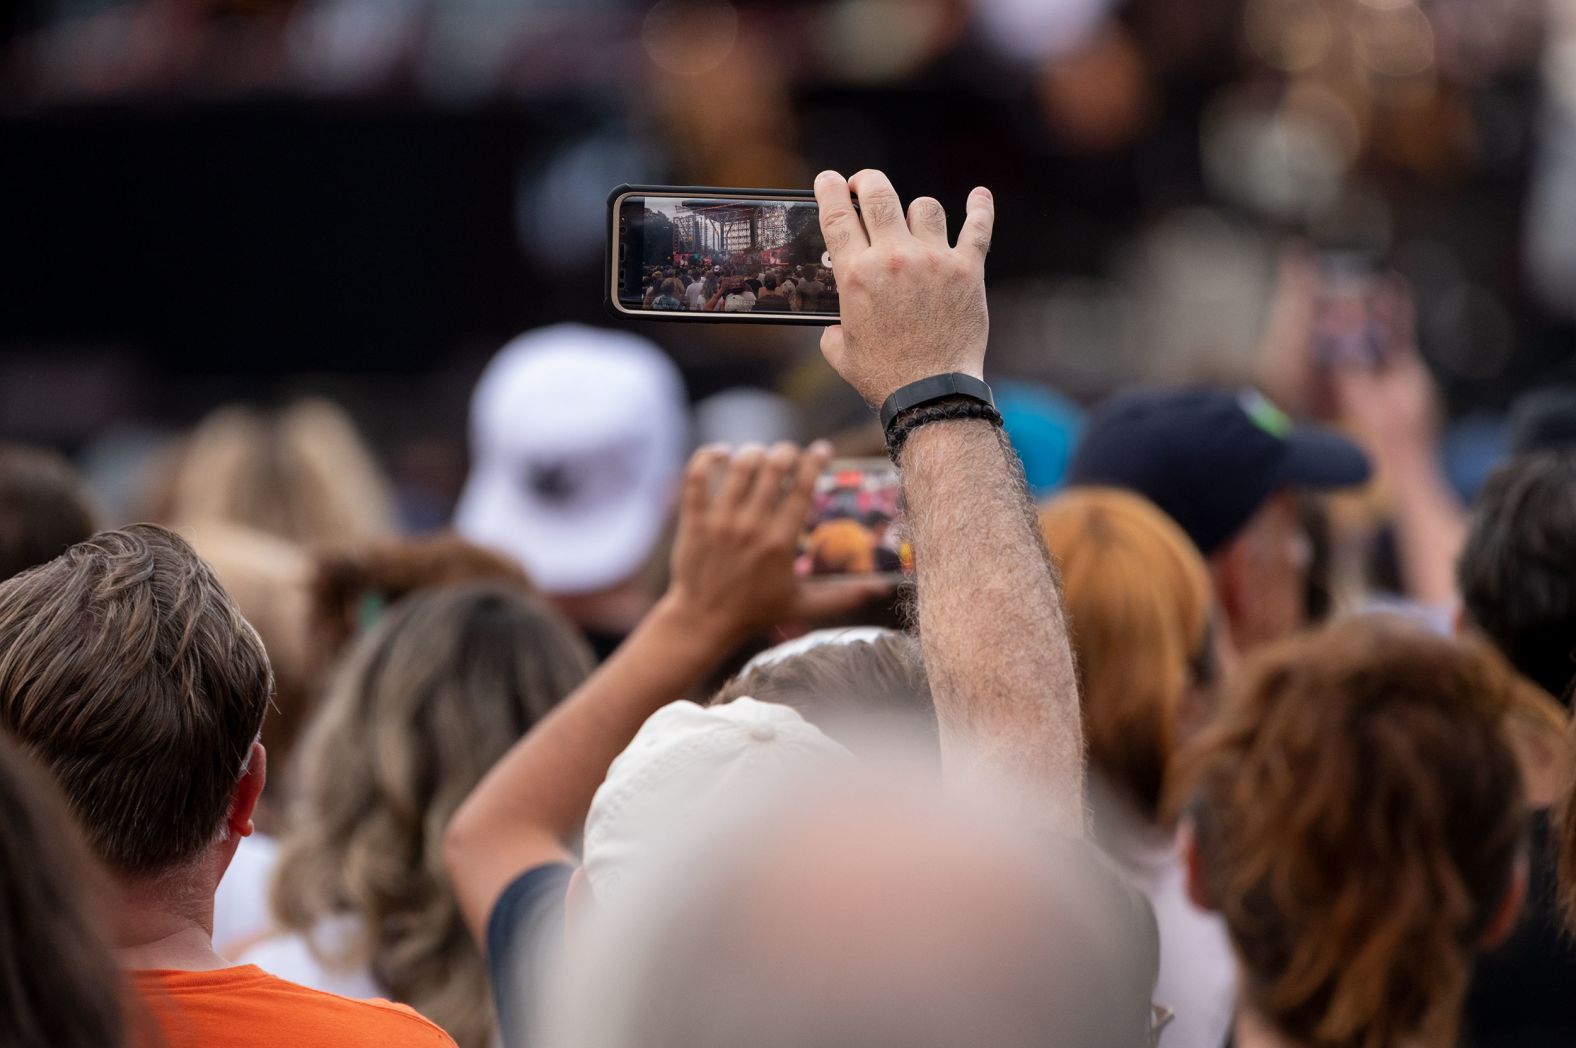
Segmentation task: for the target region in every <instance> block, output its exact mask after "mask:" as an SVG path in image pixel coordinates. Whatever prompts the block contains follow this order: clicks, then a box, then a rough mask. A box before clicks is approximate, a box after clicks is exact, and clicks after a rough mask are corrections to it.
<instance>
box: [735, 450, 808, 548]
mask: <svg viewBox="0 0 1576 1048" xmlns="http://www.w3.org/2000/svg"><path fill="white" fill-rule="evenodd" d="M798 461H799V449H798V448H797V447H795V446H794V445H792V444H790V443H788V442H787V441H782V442H780V443H777V444H773V445H772V447H771V450H770V451H768V452H767V453H766V457H765V458H764V459H763V460H762V461H761V467H760V469H758V470H756V471H755V479H754V481H753V482H752V483H751V485H750V492H749V496H748V498H747V500H746V504H745V506H744V512H745V513H746V514H747V515H748V517H749V519H750V520H751V521H752V522H754V525H755V526H757V527H765V526H767V525H768V524H769V523H770V522H771V521H772V520H773V519H774V514H775V512H776V510H777V505H778V503H779V502H781V501H782V498H783V484H784V482H785V481H786V480H787V479H788V475H789V474H790V473H791V472H792V471H793V468H794V466H795V464H796V463H797V462H798Z"/></svg>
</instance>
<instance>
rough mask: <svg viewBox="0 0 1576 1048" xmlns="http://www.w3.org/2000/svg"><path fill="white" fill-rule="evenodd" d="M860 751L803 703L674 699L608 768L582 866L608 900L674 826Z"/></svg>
mask: <svg viewBox="0 0 1576 1048" xmlns="http://www.w3.org/2000/svg"><path fill="white" fill-rule="evenodd" d="M853 763H854V757H853V755H852V754H851V753H849V752H848V750H846V749H844V748H843V747H842V746H841V745H839V744H838V743H836V742H833V741H832V739H830V738H829V737H827V736H826V735H825V734H824V733H823V732H822V731H821V730H820V729H819V728H817V727H815V725H813V724H811V723H810V722H808V721H806V720H805V719H804V718H803V717H801V716H800V715H799V712H798V711H797V710H794V709H790V708H789V707H787V706H779V705H777V704H776V703H771V702H760V701H757V700H756V699H752V698H739V699H734V700H733V701H732V702H730V703H727V704H726V705H722V706H709V707H703V706H697V705H696V704H695V703H693V702H674V703H670V704H669V705H667V706H664V707H662V708H661V709H660V710H658V711H657V712H656V713H653V714H652V715H651V716H650V717H649V718H648V719H647V720H646V723H645V724H644V725H642V726H641V728H640V731H639V732H638V733H637V734H636V735H635V738H634V740H633V741H631V742H630V744H629V746H628V747H626V748H625V750H624V752H623V753H621V754H619V755H618V758H617V759H616V760H614V761H613V764H612V766H611V767H609V768H608V772H607V778H606V780H604V781H603V783H602V785H601V786H600V787H599V788H598V789H597V791H596V797H595V798H594V799H593V800H592V802H591V811H590V814H589V815H588V816H587V817H586V832H585V847H584V863H583V866H584V869H585V874H586V877H587V879H588V880H589V881H590V882H591V889H592V891H593V892H594V893H595V895H596V897H597V899H598V900H599V901H601V902H609V901H612V900H613V899H614V897H615V896H616V895H617V894H618V892H619V891H620V889H621V888H622V887H623V885H624V882H625V881H626V879H627V878H628V876H629V874H630V871H631V869H632V868H633V867H635V866H636V865H637V864H638V863H639V862H640V860H641V857H642V855H649V854H650V851H651V849H652V847H653V845H656V844H659V843H662V842H663V838H664V837H665V836H667V835H668V834H669V833H671V832H683V831H688V830H691V829H693V828H694V827H695V826H696V825H697V823H699V822H703V821H704V820H706V819H707V818H708V814H711V815H715V816H717V817H721V813H723V812H725V811H731V810H735V809H736V808H737V806H738V805H739V804H740V803H741V798H743V797H748V796H751V795H756V794H759V795H767V794H769V793H770V792H771V791H772V790H773V789H774V788H776V787H779V786H783V785H786V784H788V783H790V782H801V781H803V780H804V777H805V776H806V775H809V774H813V773H814V772H816V771H817V770H819V769H832V768H838V769H843V768H848V767H850V766H852V765H853Z"/></svg>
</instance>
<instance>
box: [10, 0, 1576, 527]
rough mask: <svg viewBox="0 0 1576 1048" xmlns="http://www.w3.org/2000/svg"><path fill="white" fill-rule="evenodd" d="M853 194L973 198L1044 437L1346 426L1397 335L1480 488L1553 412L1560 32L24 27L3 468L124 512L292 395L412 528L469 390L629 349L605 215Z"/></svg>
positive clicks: (1363, 21)
mask: <svg viewBox="0 0 1576 1048" xmlns="http://www.w3.org/2000/svg"><path fill="white" fill-rule="evenodd" d="M868 166H873V167H880V168H882V169H884V170H886V171H887V172H888V173H889V174H891V176H892V178H893V181H894V182H895V183H896V185H897V187H898V189H899V192H900V193H902V194H903V195H904V196H905V197H908V196H912V195H918V194H921V193H924V194H931V195H934V196H936V197H938V198H940V199H941V200H942V201H943V202H944V203H946V204H948V206H949V207H950V208H952V209H953V210H954V212H955V213H954V215H953V222H954V228H955V226H956V222H957V219H958V218H959V217H960V214H958V212H961V208H962V202H963V200H964V197H965V195H966V194H967V192H968V190H969V189H970V188H971V187H972V186H974V185H977V184H985V185H988V186H990V187H991V188H992V190H993V191H994V192H995V195H996V198H997V200H998V210H999V220H998V226H997V235H996V242H995V247H994V250H993V253H992V255H991V260H990V265H989V287H990V294H991V301H992V314H993V331H992V349H991V362H992V366H993V368H994V372H995V373H994V375H993V376H992V377H993V379H995V380H996V381H998V382H1001V381H1002V380H1018V381H1019V382H1020V383H1022V384H1021V385H1019V386H1017V387H1016V390H1017V393H1018V395H1020V396H1021V397H1024V398H1027V399H1028V402H1029V404H1030V405H1031V406H1030V408H1028V409H1026V412H1025V413H1026V414H1027V416H1029V417H1030V418H1031V420H1033V419H1039V420H1041V421H1043V420H1044V419H1046V418H1047V417H1049V418H1051V419H1052V420H1053V421H1052V422H1051V423H1050V425H1052V427H1053V428H1055V426H1056V425H1058V423H1056V422H1055V421H1054V420H1055V419H1056V418H1057V417H1058V416H1057V413H1058V412H1060V411H1064V410H1065V411H1066V412H1069V413H1071V417H1076V412H1077V408H1078V406H1079V405H1087V404H1088V403H1090V402H1092V401H1094V400H1096V399H1098V398H1099V397H1101V396H1102V395H1103V394H1105V393H1107V392H1109V391H1111V390H1114V389H1116V388H1118V387H1121V386H1126V385H1131V384H1134V383H1137V382H1150V383H1180V382H1188V381H1201V380H1208V381H1217V382H1225V383H1231V384H1247V383H1255V384H1258V385H1260V386H1262V387H1263V388H1265V389H1266V391H1267V392H1268V393H1269V394H1270V395H1271V396H1272V397H1274V398H1275V399H1277V400H1278V401H1280V402H1281V403H1282V404H1283V405H1284V406H1286V407H1288V408H1289V409H1291V410H1293V411H1294V412H1295V413H1297V414H1300V415H1314V416H1325V417H1333V416H1337V415H1339V414H1340V411H1339V407H1340V406H1339V405H1331V404H1329V403H1326V402H1325V401H1326V400H1327V398H1323V397H1321V394H1320V391H1319V388H1318V386H1319V383H1318V381H1317V371H1318V366H1319V364H1320V361H1321V360H1322V359H1323V356H1321V355H1327V354H1351V353H1356V354H1357V355H1359V356H1361V355H1362V354H1365V353H1368V352H1370V348H1371V350H1372V352H1373V353H1375V354H1376V355H1380V356H1382V355H1383V353H1384V352H1387V350H1386V349H1385V345H1387V344H1389V343H1391V342H1395V341H1397V340H1400V341H1408V342H1410V341H1411V339H1412V335H1413V334H1414V333H1415V345H1416V347H1417V350H1418V352H1419V354H1420V356H1421V359H1422V361H1423V363H1424V364H1425V366H1426V368H1427V370H1428V372H1429V373H1431V375H1432V376H1433V380H1434V385H1435V387H1436V395H1437V402H1438V408H1439V409H1440V411H1439V414H1440V416H1441V417H1442V419H1443V420H1444V424H1443V425H1442V427H1441V429H1440V440H1441V442H1442V446H1443V447H1444V449H1445V453H1446V458H1447V465H1448V466H1449V474H1450V476H1451V478H1452V480H1453V481H1455V482H1456V486H1457V487H1458V488H1459V489H1460V491H1461V494H1463V495H1466V496H1470V494H1471V488H1472V486H1473V484H1474V483H1475V482H1476V479H1477V478H1479V477H1480V476H1481V474H1482V472H1483V470H1484V469H1485V468H1486V466H1487V464H1488V463H1489V462H1491V461H1492V460H1493V459H1494V458H1495V457H1496V456H1497V455H1498V453H1499V447H1500V445H1501V444H1502V442H1503V439H1504V437H1503V432H1504V419H1505V417H1506V415H1507V412H1509V411H1510V410H1511V408H1512V407H1513V405H1515V404H1516V403H1517V400H1518V398H1519V397H1521V396H1522V395H1523V394H1524V393H1525V392H1526V391H1528V390H1531V389H1534V388H1537V387H1544V386H1548V385H1551V384H1556V383H1562V382H1570V381H1572V380H1576V359H1573V358H1576V354H1573V351H1572V346H1573V341H1572V335H1573V334H1576V330H1573V325H1576V2H1573V0H1185V2H1183V0H1125V2H1124V0H819V2H812V0H757V2H749V3H729V2H725V0H704V2H702V0H662V2H660V3H650V2H646V3H636V2H630V0H441V2H440V0H11V2H10V3H9V4H6V5H0V437H5V438H12V439H23V440H29V441H36V442H42V443H47V444H51V445H54V446H56V447H58V448H60V449H61V450H63V451H66V452H67V453H69V454H71V455H73V456H74V457H75V458H76V459H77V461H78V462H79V464H81V465H83V466H84V468H85V469H87V470H88V472H89V474H90V476H91V477H92V479H93V480H94V483H95V487H96V489H97V490H98V491H99V492H100V494H101V497H103V498H104V499H105V500H106V501H107V502H108V503H109V504H108V505H107V506H106V509H107V511H108V515H109V516H110V517H111V518H114V517H122V518H124V517H129V516H139V515H142V507H141V506H139V505H138V500H139V499H145V498H146V497H147V496H146V495H145V494H140V493H139V492H142V491H143V490H144V488H145V485H144V484H143V482H142V480H141V479H140V477H141V472H142V471H143V470H144V469H145V468H146V466H147V464H148V463H150V462H156V461H157V460H158V456H159V455H160V453H161V449H163V448H165V447H167V446H168V442H169V441H170V440H171V438H172V437H173V436H175V435H176V434H178V433H180V432H182V431H183V430H184V429H185V428H186V427H189V426H190V425H191V424H193V423H194V422H196V421H197V420H198V419H200V418H201V417H203V416H204V415H206V414H207V413H208V412H209V411H211V410H212V409H214V408H215V407H217V406H219V405H221V404H224V403H228V402H233V401H237V400H240V401H246V402H250V403H253V404H258V405H264V406H266V405H272V404H280V403H285V402H288V401H290V400H292V399H293V398H295V397H298V396H301V395H304V394H323V395H326V396H328V397H331V398H332V399H334V400H336V401H338V402H339V403H340V404H342V405H343V406H344V407H345V408H346V409H348V411H349V412H350V414H351V416H352V417H353V418H354V420H355V422H356V423H357V425H358V426H359V428H360V429H361V431H362V432H363V434H364V435H365V436H366V437H367V438H368V440H369V442H370V444H371V447H372V448H373V449H374V450H375V452H376V454H377V456H378V458H379V459H380V460H381V464H382V465H383V466H384V467H385V468H386V469H387V470H389V471H390V473H391V475H392V477H393V480H394V487H395V492H396V499H397V505H398V512H399V514H400V516H401V518H402V523H403V524H404V525H405V526H406V527H409V528H413V529H420V528H426V527H432V526H436V525H438V524H441V523H442V522H444V521H446V520H447V519H448V517H449V514H450V511H451V508H452V506H453V503H454V500H455V498H456V497H457V495H458V492H459V489H460V486H461V484H462V483H463V481H464V475H465V469H466V433H465V417H466V404H467V398H468V396H469V393H470V390H471V387H472V386H473V384H474V383H475V380H476V378H477V376H478V375H479V374H480V372H481V369H482V367H483V366H484V364H485V363H486V361H487V359H488V357H489V356H490V355H491V354H492V353H493V352H494V351H496V350H497V349H498V348H499V347H500V346H502V345H503V344H504V343H505V342H506V341H507V340H509V339H510V338H511V337H513V336H514V335H516V334H518V333H520V332H521V331H523V330H526V329H528V328H531V327H533V326H536V325H540V324H545V323H550V322H555V321H561V320H580V321H588V322H593V323H601V324H609V325H612V324H615V323H622V322H615V321H613V320H611V319H610V318H608V317H607V316H606V314H605V313H604V311H603V306H602V298H603V286H604V283H605V278H604V276H603V266H604V261H603V259H604V248H605V244H604V240H605V235H604V221H605V218H604V216H605V209H606V199H607V194H608V191H609V190H610V189H611V188H612V187H613V186H614V185H616V184H619V183H621V182H648V183H668V182H671V183H676V184H691V185H718V186H730V185H731V186H759V187H772V186H799V187H802V186H807V185H808V184H809V182H810V180H811V179H812V178H813V176H814V174H815V172H817V171H818V170H820V169H822V168H826V167H833V168H837V169H839V170H842V171H843V172H844V173H845V174H846V173H851V172H853V171H854V170H857V169H859V168H861V167H868ZM1353 274H1356V275H1357V278H1358V279H1359V280H1360V281H1365V282H1367V283H1364V284H1360V285H1359V288H1360V290H1359V292H1358V293H1357V296H1356V297H1357V299H1358V300H1359V302H1358V306H1357V307H1356V315H1355V319H1351V318H1350V317H1348V320H1349V321H1350V322H1349V323H1347V327H1348V328H1354V329H1355V330H1356V335H1355V336H1353V332H1352V330H1344V331H1343V330H1342V329H1341V324H1342V323H1346V322H1345V321H1342V319H1341V317H1342V315H1343V314H1342V307H1341V296H1342V294H1343V292H1342V290H1341V289H1342V288H1343V287H1348V286H1350V281H1351V279H1352V278H1353ZM1343 282H1345V283H1343ZM1374 287H1383V288H1385V289H1387V291H1386V293H1385V294H1377V293H1374V292H1373V291H1372V288H1374ZM1391 292H1393V293H1394V294H1393V295H1392V294H1390V293H1391ZM1387 298H1396V299H1398V300H1399V301H1401V302H1403V305H1402V306H1400V307H1394V308H1392V307H1389V306H1385V305H1383V303H1382V302H1381V301H1380V300H1381V299H1387ZM1348 312H1350V311H1348ZM1403 314H1404V316H1403ZM1331 325H1334V327H1335V330H1331ZM625 326H630V325H627V324H626V325H625ZM635 327H637V329H638V330H640V332H641V333H642V334H644V335H647V336H648V337H650V338H652V339H654V340H656V341H658V342H660V343H661V344H662V345H663V347H664V348H665V349H666V350H668V351H669V353H670V354H671V355H672V356H673V357H674V359H675V360H676V361H677V363H678V365H679V367H680V369H681V370H682V372H683V375H684V378H685V380H686V383H687V386H688V389H689V394H690V396H691V398H692V399H694V400H697V401H699V400H701V399H703V398H706V397H708V396H710V395H712V394H715V393H718V392H720V391H723V390H727V389H732V388H735V387H739V386H755V387H764V388H767V389H772V390H775V391H777V392H780V393H783V394H785V395H786V397H787V398H788V401H789V402H790V405H791V406H792V410H793V412H794V413H795V418H794V419H793V421H792V422H791V423H789V424H785V427H784V428H789V429H793V428H797V429H798V430H799V431H800V432H801V434H803V435H807V436H808V435H815V434H816V433H821V432H835V431H838V430H840V429H842V428H844V427H847V426H852V425H854V424H856V423H857V422H859V421H860V420H862V419H863V418H864V415H863V414H862V412H863V410H864V409H863V407H862V406H861V405H859V404H858V403H857V402H852V403H851V402H850V400H851V398H850V397H849V396H848V395H847V394H845V393H843V392H841V391H840V390H839V389H838V387H837V384H836V383H835V382H833V381H832V376H831V374H830V372H829V371H828V370H827V369H826V368H825V366H824V365H823V364H822V363H821V362H820V360H819V356H818V354H817V351H816V340H817V332H816V330H815V329H796V328H790V329H783V330H780V331H763V330H762V329H761V328H760V327H740V328H730V327H727V326H721V325H717V326H712V325H675V324H662V325H635ZM1370 327H1373V328H1374V330H1379V331H1380V332H1381V334H1379V335H1377V336H1374V337H1373V338H1370V337H1369V335H1365V334H1364V332H1365V331H1368V329H1369V328H1370ZM1403 331H1404V334H1400V333H1399V332H1403ZM1354 339H1355V341H1354ZM1365 339H1366V340H1368V341H1374V342H1375V343H1376V345H1375V346H1374V347H1370V348H1365V346H1366V342H1365ZM1354 347H1355V348H1354ZM1008 387H1009V388H1013V387H1011V384H1010V383H1009V384H1008ZM1017 436H1019V434H1018V433H1015V437H1017ZM1033 473H1034V469H1033V467H1032V464H1031V474H1033ZM1045 477H1046V479H1045V482H1044V483H1043V484H1042V485H1041V486H1042V488H1043V487H1045V486H1048V485H1051V484H1054V480H1055V466H1054V464H1052V465H1051V466H1050V467H1047V472H1046V474H1045Z"/></svg>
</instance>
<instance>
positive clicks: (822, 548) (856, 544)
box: [796, 458, 914, 582]
mask: <svg viewBox="0 0 1576 1048" xmlns="http://www.w3.org/2000/svg"><path fill="white" fill-rule="evenodd" d="M796 567H797V570H798V572H799V574H800V575H801V576H803V577H805V578H808V579H812V580H820V581H826V580H834V579H849V578H864V579H870V580H879V581H884V582H898V581H902V579H903V578H904V577H905V576H907V575H909V574H912V573H913V570H914V547H913V544H912V542H911V541H910V540H909V537H908V525H907V522H906V521H905V519H904V514H903V485H902V480H901V478H900V477H899V475H898V471H897V468H896V467H895V466H893V465H892V463H891V462H889V461H887V460H886V459H884V458H877V459H843V460H839V461H836V462H832V463H830V464H829V465H828V466H827V467H826V469H825V470H824V471H823V472H822V473H821V475H820V476H819V477H818V478H816V482H815V489H814V493H813V494H812V496H811V499H810V520H809V522H808V523H807V524H806V525H805V529H804V532H803V534H802V535H801V536H800V539H799V558H798V561H797V562H796Z"/></svg>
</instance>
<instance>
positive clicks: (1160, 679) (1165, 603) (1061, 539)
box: [1040, 488, 1213, 819]
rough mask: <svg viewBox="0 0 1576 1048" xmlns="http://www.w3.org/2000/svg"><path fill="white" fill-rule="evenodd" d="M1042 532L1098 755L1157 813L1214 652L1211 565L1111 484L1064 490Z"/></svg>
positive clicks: (1047, 511)
mask: <svg viewBox="0 0 1576 1048" xmlns="http://www.w3.org/2000/svg"><path fill="white" fill-rule="evenodd" d="M1040 528H1041V530H1042V532H1043V533H1044V535H1045V541H1046V544H1047V545H1048V546H1049V547H1050V549H1051V552H1052V555H1053V556H1054V557H1055V558H1056V560H1057V563H1058V565H1059V566H1060V569H1061V575H1062V602H1063V605H1064V606H1065V608H1066V610H1067V618H1068V624H1069V633H1070V636H1071V639H1072V644H1073V650H1074V653H1075V654H1076V656H1077V665H1078V685H1079V687H1078V692H1079V695H1080V696H1081V701H1082V705H1083V719H1084V735H1085V737H1086V738H1087V739H1088V745H1089V757H1090V760H1091V761H1092V762H1093V764H1094V766H1095V767H1096V768H1098V769H1099V770H1100V772H1101V773H1102V774H1104V775H1105V776H1106V777H1107V778H1108V779H1109V780H1110V781H1111V782H1112V784H1113V785H1115V786H1117V787H1119V788H1120V789H1121V790H1122V792H1123V793H1124V794H1125V795H1126V796H1127V799H1128V800H1130V801H1132V802H1133V803H1134V804H1135V805H1137V807H1138V809H1139V811H1140V812H1142V813H1143V814H1144V815H1145V816H1146V817H1147V818H1151V819H1153V818H1155V817H1156V816H1157V814H1158V811H1159V807H1160V800H1161V795H1162V792H1163V789H1164V780H1165V769H1166V764H1167V762H1168V761H1169V760H1170V758H1171V755H1172V753H1173V751H1174V750H1175V749H1176V747H1177V745H1178V743H1179V734H1180V732H1179V730H1178V723H1179V716H1180V708H1181V704H1182V700H1183V696H1184V694H1185V692H1186V691H1187V689H1188V688H1189V687H1190V686H1191V685H1192V684H1194V683H1196V678H1197V677H1198V676H1199V668H1200V666H1201V664H1202V661H1203V660H1204V659H1206V658H1207V654H1208V650H1209V641H1210V637H1209V624H1210V618H1211V614H1212V610H1213V597H1212V590H1211V588H1210V581H1209V571H1208V569H1207V568H1206V567H1205V565H1204V559H1203V557H1202V556H1200V555H1199V552H1198V550H1197V549H1195V548H1194V546H1193V543H1192V542H1191V541H1189V539H1188V537H1187V535H1186V534H1184V533H1183V531H1182V529H1181V528H1180V527H1178V526H1177V525H1176V524H1175V523H1173V522H1172V520H1171V518H1170V517H1167V516H1166V515H1165V514H1164V513H1163V512H1161V511H1160V510H1159V509H1157V508H1155V506H1153V505H1152V504H1150V503H1149V502H1147V501H1146V500H1144V499H1142V498H1140V497H1138V496H1137V495H1133V494H1130V493H1128V492H1125V491H1118V490H1116V489H1114V488H1074V489H1072V490H1069V491H1067V492H1064V493H1063V494H1061V495H1058V496H1057V497H1056V498H1054V499H1052V500H1051V501H1050V502H1049V503H1047V504H1046V505H1045V507H1044V508H1043V509H1042V510H1041V511H1040Z"/></svg>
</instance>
